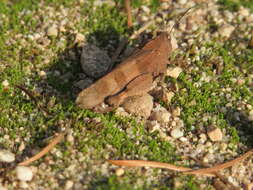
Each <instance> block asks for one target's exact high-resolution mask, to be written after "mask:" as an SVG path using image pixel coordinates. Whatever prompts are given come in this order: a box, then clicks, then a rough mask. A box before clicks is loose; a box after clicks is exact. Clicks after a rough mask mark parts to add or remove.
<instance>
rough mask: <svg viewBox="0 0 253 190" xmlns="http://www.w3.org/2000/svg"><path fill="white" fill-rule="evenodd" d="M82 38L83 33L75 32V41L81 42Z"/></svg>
mask: <svg viewBox="0 0 253 190" xmlns="http://www.w3.org/2000/svg"><path fill="white" fill-rule="evenodd" d="M84 39H85V37H84V35H83V34H81V33H77V34H76V39H75V41H76V42H83V41H84Z"/></svg>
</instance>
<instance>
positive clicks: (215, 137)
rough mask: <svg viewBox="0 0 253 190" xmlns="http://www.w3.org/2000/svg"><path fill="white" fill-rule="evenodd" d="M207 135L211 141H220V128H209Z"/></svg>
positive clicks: (221, 135)
mask: <svg viewBox="0 0 253 190" xmlns="http://www.w3.org/2000/svg"><path fill="white" fill-rule="evenodd" d="M207 130H208V132H207V135H208V137H209V138H210V139H211V141H221V140H222V137H223V134H222V131H221V129H220V128H217V127H214V126H209V127H208V129H207Z"/></svg>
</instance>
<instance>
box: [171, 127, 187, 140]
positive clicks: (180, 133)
mask: <svg viewBox="0 0 253 190" xmlns="http://www.w3.org/2000/svg"><path fill="white" fill-rule="evenodd" d="M170 135H171V136H172V137H173V138H175V139H177V138H180V137H182V136H184V132H183V131H182V130H181V129H180V128H178V127H177V128H174V129H172V130H171V132H170Z"/></svg>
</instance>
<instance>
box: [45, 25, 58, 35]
mask: <svg viewBox="0 0 253 190" xmlns="http://www.w3.org/2000/svg"><path fill="white" fill-rule="evenodd" d="M47 35H48V36H57V35H58V29H57V27H56V26H55V25H53V26H51V27H49V28H48V29H47Z"/></svg>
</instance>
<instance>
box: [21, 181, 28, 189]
mask: <svg viewBox="0 0 253 190" xmlns="http://www.w3.org/2000/svg"><path fill="white" fill-rule="evenodd" d="M19 187H20V188H21V189H27V188H28V187H29V185H28V184H27V183H26V182H25V181H21V182H20V183H19Z"/></svg>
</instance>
